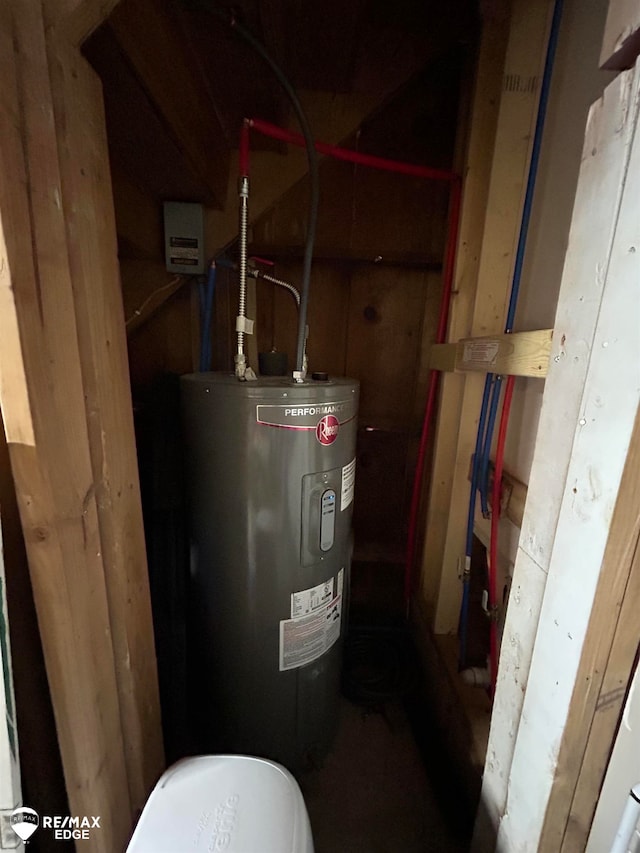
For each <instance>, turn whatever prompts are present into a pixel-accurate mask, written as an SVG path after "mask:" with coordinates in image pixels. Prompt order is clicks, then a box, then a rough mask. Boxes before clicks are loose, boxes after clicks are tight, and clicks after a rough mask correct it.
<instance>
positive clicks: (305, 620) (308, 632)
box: [280, 569, 344, 671]
mask: <svg viewBox="0 0 640 853" xmlns="http://www.w3.org/2000/svg"><path fill="white" fill-rule="evenodd" d="M343 584H344V569H340V572H339V573H338V576H337V577H335V578H330V579H329V580H328V581H326V582H325V583H321V584H318V586H314V587H311V589H305V590H302V591H301V592H294V593H293V595H292V596H291V619H283V620H282V621H281V622H280V670H281V671H283V670H287V669H296V668H297V667H299V666H304V665H305V664H307V663H311V662H312V661H314V660H317V659H318V658H319V657H321V656H322V655H323V654H324V653H325V652H326V651H328V650H329V649H330V648H331V646H332V645H333V644H334V643H335V641H336V640H337V639H338V637H339V636H340V626H341V624H342V590H343Z"/></svg>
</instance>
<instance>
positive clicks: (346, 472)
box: [340, 457, 356, 512]
mask: <svg viewBox="0 0 640 853" xmlns="http://www.w3.org/2000/svg"><path fill="white" fill-rule="evenodd" d="M355 485H356V460H355V457H354V458H353V459H352V460H351V462H349V464H348V465H345V466H344V468H343V469H342V499H341V501H340V512H342V511H343V510H345V509H346V508H347V507H348V506H349V504H350V503H351V501H352V500H353V492H354V489H355Z"/></svg>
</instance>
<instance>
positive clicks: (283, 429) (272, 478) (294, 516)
mask: <svg viewBox="0 0 640 853" xmlns="http://www.w3.org/2000/svg"><path fill="white" fill-rule="evenodd" d="M358 390H359V389H358V383H357V382H355V381H353V380H350V379H329V380H328V381H307V382H304V383H303V384H296V383H295V382H293V381H292V380H289V379H286V378H283V377H261V378H259V379H258V380H257V381H252V382H239V381H238V380H237V379H236V378H235V377H234V376H230V375H226V374H216V373H199V374H193V375H189V376H184V377H182V409H183V421H184V434H185V446H186V461H187V471H188V495H189V505H190V531H191V532H190V535H191V596H190V599H191V612H190V626H189V627H190V633H191V650H192V654H191V667H190V668H191V684H192V690H191V702H192V705H193V706H195V707H194V710H195V711H196V712H197V728H198V730H199V732H200V738H199V740H198V748H199V749H200V750H201V751H211V752H219V751H221V750H222V751H228V752H238V753H246V754H250V755H258V756H263V757H265V758H270V759H273V760H276V761H279V762H281V763H282V764H284V765H285V766H287V767H289V768H290V769H299V768H301V767H303V766H305V765H306V764H307V763H308V762H309V761H312V762H313V761H314V760H317V759H318V758H320V757H321V756H322V755H323V754H324V753H325V752H326V751H327V749H328V748H329V745H330V743H331V740H332V737H333V735H334V732H335V728H336V726H337V719H338V709H339V691H340V668H341V646H342V643H341V639H342V635H343V632H344V629H345V625H346V610H347V596H348V589H349V574H350V559H351V548H352V546H351V516H352V510H353V494H354V480H355V447H356V426H357V425H356V418H357V412H358Z"/></svg>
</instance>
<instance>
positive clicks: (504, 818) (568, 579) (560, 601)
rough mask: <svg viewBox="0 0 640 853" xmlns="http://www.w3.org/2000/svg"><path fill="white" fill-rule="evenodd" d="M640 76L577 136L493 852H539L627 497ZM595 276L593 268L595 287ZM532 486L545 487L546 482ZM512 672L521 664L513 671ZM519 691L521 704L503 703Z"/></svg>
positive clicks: (497, 719)
mask: <svg viewBox="0 0 640 853" xmlns="http://www.w3.org/2000/svg"><path fill="white" fill-rule="evenodd" d="M639 71H640V69H638V68H636V69H635V70H633V71H630V72H627V73H626V74H624V75H621V76H620V77H619V78H617V79H616V80H615V81H614V83H613V84H611V85H610V86H609V87H608V88H607V90H606V92H605V96H604V98H603V100H602V101H600V102H598V103H597V104H595V105H594V107H593V109H592V111H591V114H590V117H589V124H588V130H587V136H586V140H585V146H584V158H583V169H582V172H581V177H580V182H579V188H578V195H577V198H576V205H575V208H574V218H573V222H572V227H571V234H570V240H569V249H568V254H567V260H566V264H565V271H564V275H563V286H562V289H561V300H560V303H559V309H558V315H557V318H556V326H555V338H554V354H555V355H557V356H558V360H557V361H556V359H555V358H554V359H552V369H551V370H550V373H549V377H548V379H547V386H546V388H545V398H544V403H543V415H544V413H545V409H546V415H545V417H549V422H548V427H545V429H544V430H542V424H541V433H539V437H538V445H537V450H536V461H535V462H534V468H533V471H532V481H531V484H530V498H529V501H528V504H527V512H526V516H528V520H527V518H526V519H525V523H524V525H523V537H526V536H527V531H528V530H531V529H532V524H536V525H537V524H538V523H539V522H540V521H541V519H540V518H539V517H538V516H539V515H540V513H539V512H537V511H536V510H539V507H538V502H537V500H535V499H532V494H533V493H534V492H537V491H538V490H540V492H539V497H540V498H542V488H543V483H542V482H541V480H540V479H539V478H540V477H541V475H542V474H543V471H544V470H547V471H548V470H549V469H548V466H549V465H551V466H552V468H553V475H552V479H553V480H554V482H555V483H557V481H558V480H559V479H561V481H562V487H561V488H560V489H559V491H557V490H558V487H557V486H556V485H554V488H553V493H552V494H551V495H550V494H549V490H548V489H546V492H545V495H544V500H545V502H546V503H548V502H549V500H550V497H551V498H553V500H554V504H553V506H554V508H555V512H556V513H557V514H556V520H557V523H554V519H553V517H552V518H551V519H550V520H549V522H548V523H550V526H551V529H552V531H553V533H551V532H549V531H547V533H546V537H547V538H548V541H550V557H549V561H548V563H547V567H548V568H547V571H548V574H547V576H546V578H545V577H544V575H545V569H544V568H543V567H542V566H540V565H539V566H538V567H537V574H538V575H540V576H542V582H541V583H540V584H539V583H538V579H537V578H536V577H535V575H536V571H535V570H534V571H533V576H534V577H533V578H531V580H529V578H527V579H526V583H524V584H523V583H522V577H521V573H520V571H519V568H518V565H516V573H515V576H514V587H516V588H517V589H518V597H519V598H520V600H523V601H526V602H527V607H528V608H529V609H530V610H532V612H533V614H534V620H533V621H534V622H535V621H537V625H534V626H533V628H534V630H533V636H534V637H535V643H531V646H532V647H533V656H532V658H531V663H530V666H528V660H527V657H526V656H524V658H523V657H522V656H520V657H521V658H522V659H521V660H518V661H517V664H516V663H515V662H512V661H511V653H509V652H508V649H509V646H510V645H511V640H510V638H511V637H514V636H516V635H517V636H518V637H519V638H520V637H521V635H522V626H521V625H518V624H517V622H516V621H515V620H517V617H518V611H520V608H519V607H516V608H514V613H513V614H511V606H510V608H509V611H508V615H507V621H508V623H509V624H508V625H507V626H506V627H505V634H504V638H503V646H502V648H503V653H502V656H501V662H500V673H499V682H498V690H497V695H496V711H494V720H492V733H491V738H490V744H489V752H490V756H491V760H490V762H489V763H488V770H489V772H488V773H487V776H486V778H485V786H484V787H485V794H486V795H487V797H493V796H495V793H498V795H499V792H500V791H503V788H502V784H503V783H500V784H498V780H506V779H508V786H507V789H506V792H504V791H503V796H504V795H505V794H506V797H505V799H504V800H503V802H504V806H503V808H504V811H502V813H498V814H497V817H498V820H499V834H498V843H499V844H504V845H505V846H506V848H507V849H511V848H512V847H513V848H517V849H522V850H523V851H529V850H531V851H534V850H537V849H539V848H538V844H539V843H540V839H541V837H542V832H543V824H544V818H545V814H546V811H547V808H548V807H549V805H550V803H551V804H552V803H553V782H554V779H555V778H556V774H557V772H558V760H559V755H560V752H561V750H562V748H563V744H564V743H565V741H566V740H567V739H570V738H572V737H574V736H575V728H574V727H575V721H573V722H572V718H571V716H570V708H571V707H572V705H571V699H572V695H573V694H574V689H575V688H576V681H577V679H578V677H579V672H580V660H581V657H582V654H583V650H584V649H585V643H586V642H589V643H590V642H591V641H592V638H590V637H589V635H588V633H587V632H588V626H589V620H590V618H591V614H592V610H593V607H594V600H595V594H596V590H597V588H598V583H599V581H600V580H602V582H603V583H606V582H607V580H606V575H603V574H602V572H606V571H607V563H606V562H605V563H604V564H603V557H604V554H605V545H606V543H607V540H608V538H609V531H610V526H611V520H612V518H611V517H612V513H613V507H614V505H615V504H616V502H617V501H622V502H623V503H622V506H624V501H625V494H624V492H623V490H622V489H621V478H622V472H623V469H624V466H625V459H626V455H627V450H628V448H629V445H630V441H631V436H632V433H633V426H634V420H635V418H636V413H637V410H638V404H639V402H640V367H639V365H640V339H639V338H638V326H637V319H638V316H639V315H640V294H639V292H638V288H637V286H636V285H637V282H638V276H639V275H640V269H639V266H638V264H639V262H638V257H639V255H638V253H637V251H633V250H634V249H635V247H636V245H637V240H638V231H637V200H638V198H639V197H640V138H639V137H638V134H637V124H638V104H639V101H640V73H639ZM598 226H599V227H598ZM596 238H597V239H596ZM594 269H595V270H598V271H599V274H598V276H596V277H595V278H596V280H595V281H593V278H594V276H593V270H594ZM590 292H591V294H592V296H590ZM567 407H570V408H567ZM545 457H546V461H545V459H544V458H545ZM534 474H535V479H536V482H535V485H534ZM544 485H546V486H549V485H550V480H549V479H548V477H547V480H546V482H545V483H544ZM556 492H557V497H556ZM534 512H535V515H534V514H533V513H534ZM522 541H523V540H522V539H521V543H522ZM524 541H525V542H527V541H530V540H527V539H526V538H525V539H524ZM533 541H535V540H533ZM526 556H527V560H529V559H530V557H529V555H526ZM538 556H539V557H540V556H541V554H540V552H538ZM519 559H520V557H519ZM611 582H612V578H611V577H609V583H611ZM541 593H542V595H541ZM512 597H513V593H512ZM540 601H541V602H542V604H541V607H540V605H539V604H538V602H540ZM568 602H571V606H570V607H568V606H567V604H568ZM537 614H539V618H538V619H537V620H535V615H537ZM586 648H587V649H588V648H589V646H588V645H587V647H586ZM587 654H588V652H587ZM503 663H504V664H505V666H504V667H503ZM514 665H517V666H518V667H521V668H519V669H518V671H517V672H516V673H515V674H514ZM514 675H515V677H514ZM626 681H628V678H627V679H626ZM625 683H626V682H625ZM522 685H526V692H525V695H524V703H522V702H521V700H518V699H516V698H515V697H514V696H513V693H514V691H517V692H518V693H521V691H522ZM541 696H544V697H546V701H545V702H541V701H540V697H541ZM518 719H519V720H520V722H519V725H518V722H517V721H518ZM516 726H517V728H516ZM509 727H511V728H512V730H513V731H514V735H515V738H514V741H515V746H514V747H513V752H512V760H511V761H510V762H509V761H508V759H509V758H510V757H511V756H510V755H509V754H508V750H506V749H505V748H504V747H502V746H499V744H498V741H500V740H504V730H509ZM498 750H499V753H498ZM505 753H506V754H505ZM498 756H500V757H498ZM497 774H499V777H498V779H497V778H496V776H497ZM492 789H493V793H492ZM498 805H499V804H498ZM592 805H593V803H592ZM500 818H501V819H500ZM567 849H575V848H573V847H571V848H567Z"/></svg>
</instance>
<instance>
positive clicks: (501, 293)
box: [423, 0, 552, 634]
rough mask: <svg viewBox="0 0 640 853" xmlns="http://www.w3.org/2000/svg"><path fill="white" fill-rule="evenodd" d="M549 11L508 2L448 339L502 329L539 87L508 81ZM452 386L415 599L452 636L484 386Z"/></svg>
mask: <svg viewBox="0 0 640 853" xmlns="http://www.w3.org/2000/svg"><path fill="white" fill-rule="evenodd" d="M551 6H552V4H551V2H550V0H536V2H533V3H532V2H525V0H516V2H514V4H513V8H512V16H511V28H510V32H509V41H508V46H507V54H506V58H505V64H504V72H505V76H504V80H503V91H502V95H501V98H500V109H499V115H498V124H497V129H496V136H495V144H494V148H493V159H492V164H491V177H490V182H489V189H488V196H487V197H486V218H485V219H484V230H483V232H482V235H481V239H480V242H479V243H477V249H476V251H477V252H478V254H479V260H476V258H474V259H473V265H474V266H473V269H474V275H477V279H475V280H472V281H471V282H470V288H471V291H470V295H469V308H468V313H466V323H467V324H469V325H467V326H466V328H459V326H458V324H457V321H456V315H455V309H456V303H454V315H453V320H452V325H451V327H450V336H452V337H456V338H463V337H468V336H469V335H471V336H472V337H479V336H485V335H494V334H498V333H500V332H502V330H503V328H504V317H505V313H506V305H507V302H508V298H509V289H510V284H511V273H512V269H513V262H514V255H515V249H516V245H517V240H518V233H519V226H520V213H521V209H522V204H523V197H524V189H525V185H526V178H527V171H528V166H529V159H530V147H531V142H532V137H533V128H534V125H535V118H536V113H537V107H538V99H539V85H536V86H535V87H530V91H526V92H523V91H518V90H517V89H514V88H513V86H512V85H511V84H510V83H509V82H508V81H509V80H512V79H520V80H525V79H537V80H538V81H539V80H540V77H541V70H542V66H543V64H544V57H545V54H546V47H547V39H548V27H549V13H550V9H551ZM476 156H479V154H478V155H476ZM463 199H465V201H464V203H463V214H462V216H463V227H464V221H465V215H466V213H465V207H466V205H467V201H466V195H465V193H463ZM481 221H482V220H481ZM467 227H468V228H473V227H475V225H472V224H471V223H469V224H468V226H467ZM461 239H464V236H463V237H462V238H461ZM461 263H462V264H464V263H465V256H464V254H463V255H462V256H461V259H459V261H458V270H459V271H458V273H457V276H461V275H464V272H465V270H464V266H463V267H461ZM474 285H475V289H474ZM456 289H457V287H456ZM456 299H457V297H456ZM474 300H475V301H474ZM470 306H473V307H472V308H471V307H470ZM447 378H449V377H447ZM457 381H458V382H463V383H464V385H463V388H464V390H463V392H462V395H461V398H460V396H458V395H455V398H454V406H453V407H452V409H450V410H448V408H447V402H448V400H447V389H446V387H445V389H444V393H443V397H442V400H441V404H440V413H446V414H444V416H439V420H438V425H437V428H436V450H435V453H436V460H438V459H439V457H440V456H441V454H442V453H443V452H444V455H443V456H442V458H443V459H446V460H448V466H447V469H446V473H445V472H444V471H443V472H442V473H441V474H438V475H437V476H434V478H433V484H434V485H433V487H432V494H431V496H430V502H429V512H428V517H427V540H426V544H425V549H424V553H425V565H424V568H423V595H424V596H425V599H426V600H427V606H428V608H429V610H430V612H432V613H433V614H434V615H433V629H434V631H435V633H437V634H440V633H454V632H455V631H456V628H457V625H458V614H459V606H460V595H461V586H460V583H459V580H458V562H459V560H460V559H461V558H462V557H463V556H464V550H465V548H464V542H465V531H466V521H467V506H468V496H469V484H468V482H467V466H468V460H469V456H470V455H471V453H472V452H473V449H474V446H475V435H476V430H477V420H478V415H479V412H480V403H481V398H482V388H483V384H484V382H483V377H482V376H481V375H480V374H475V373H468V374H467V375H466V376H465V377H464V378H463V377H459V378H457ZM454 415H455V418H454V420H453V421H451V417H453V416H454ZM451 472H453V478H452V477H451ZM445 477H446V478H447V479H449V480H451V479H452V485H451V489H450V491H449V489H440V487H439V485H438V484H439V482H440V480H441V478H442V479H444V478H445ZM443 499H448V503H447V504H446V506H445V505H443V503H442V500H443ZM438 527H440V528H442V527H444V530H445V533H444V536H442V534H441V535H440V536H438V541H437V542H433V541H432V539H433V535H434V534H432V533H430V532H429V531H431V530H432V529H434V528H438Z"/></svg>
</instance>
